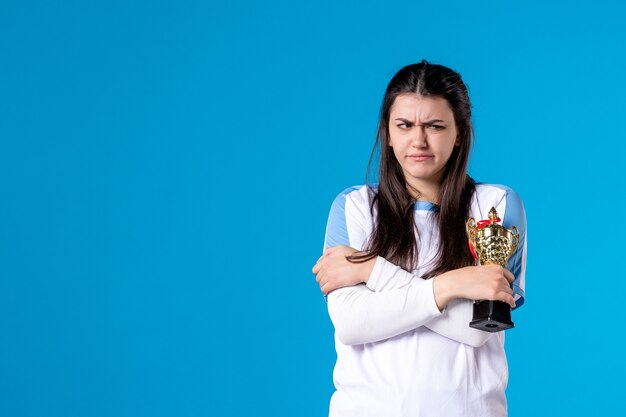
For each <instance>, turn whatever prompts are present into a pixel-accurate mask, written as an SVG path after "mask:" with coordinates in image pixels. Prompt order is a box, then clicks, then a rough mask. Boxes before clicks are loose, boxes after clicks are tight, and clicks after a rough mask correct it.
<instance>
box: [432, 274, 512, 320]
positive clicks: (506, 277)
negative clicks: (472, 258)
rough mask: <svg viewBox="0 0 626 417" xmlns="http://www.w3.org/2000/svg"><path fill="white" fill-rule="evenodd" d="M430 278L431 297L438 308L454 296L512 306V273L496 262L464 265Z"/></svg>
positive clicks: (442, 307) (441, 308)
mask: <svg viewBox="0 0 626 417" xmlns="http://www.w3.org/2000/svg"><path fill="white" fill-rule="evenodd" d="M433 279H434V280H435V281H433V288H434V292H435V301H436V302H437V306H438V307H439V309H440V310H442V311H443V309H444V307H445V306H446V305H448V303H449V302H450V301H451V300H453V299H455V298H467V299H470V300H498V301H504V302H505V303H508V304H509V305H510V306H511V308H513V307H515V299H514V298H513V290H512V289H511V283H512V282H513V280H514V279H515V276H514V275H513V274H512V273H511V271H509V270H508V269H506V268H503V267H502V266H500V265H484V266H483V265H480V266H467V267H465V268H459V269H455V270H453V271H448V272H446V273H443V274H441V275H439V276H436V277H435V278H433Z"/></svg>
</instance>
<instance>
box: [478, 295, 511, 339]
mask: <svg viewBox="0 0 626 417" xmlns="http://www.w3.org/2000/svg"><path fill="white" fill-rule="evenodd" d="M470 327H473V328H475V329H479V330H484V331H486V332H491V333H495V332H501V331H502V330H507V329H511V328H513V327H515V325H514V324H513V322H512V321H511V306H510V305H508V304H507V303H505V302H504V301H491V300H483V301H475V302H474V317H473V319H472V321H471V322H470Z"/></svg>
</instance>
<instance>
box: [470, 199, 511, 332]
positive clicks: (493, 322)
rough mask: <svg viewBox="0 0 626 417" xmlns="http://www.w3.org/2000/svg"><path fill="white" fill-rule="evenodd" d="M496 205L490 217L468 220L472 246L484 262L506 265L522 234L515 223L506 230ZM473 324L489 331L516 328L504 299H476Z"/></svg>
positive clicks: (482, 262) (473, 250) (472, 325)
mask: <svg viewBox="0 0 626 417" xmlns="http://www.w3.org/2000/svg"><path fill="white" fill-rule="evenodd" d="M498 221H500V218H499V217H498V212H497V211H496V209H495V207H492V208H491V210H489V220H481V221H480V222H478V224H476V221H475V220H474V218H473V217H470V218H469V219H468V220H467V223H466V229H467V235H468V238H469V242H470V249H471V251H472V254H473V255H474V257H475V258H478V261H479V262H480V264H481V265H489V264H497V265H500V266H502V267H503V268H504V267H506V264H507V262H508V260H509V258H510V257H511V255H512V254H513V252H514V251H515V249H516V248H517V245H518V244H519V240H520V235H519V232H518V230H517V227H516V226H513V227H512V228H510V229H507V228H506V227H504V226H501V225H499V224H498V223H497V222H498ZM470 327H473V328H475V329H480V330H484V331H487V332H499V331H502V330H506V329H510V328H512V327H515V325H514V324H513V322H512V321H511V306H510V305H509V304H508V303H505V302H504V301H498V300H477V301H474V316H473V319H472V321H471V322H470Z"/></svg>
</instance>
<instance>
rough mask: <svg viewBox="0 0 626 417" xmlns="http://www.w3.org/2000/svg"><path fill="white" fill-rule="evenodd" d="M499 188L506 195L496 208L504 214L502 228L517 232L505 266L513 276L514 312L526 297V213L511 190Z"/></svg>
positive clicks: (519, 199)
mask: <svg viewBox="0 0 626 417" xmlns="http://www.w3.org/2000/svg"><path fill="white" fill-rule="evenodd" d="M500 187H502V188H504V189H505V190H506V195H505V196H504V198H503V199H502V201H500V203H499V204H498V207H497V208H496V210H497V211H498V213H504V217H503V218H502V226H504V227H506V228H507V229H511V228H512V227H513V226H515V227H516V228H517V230H518V232H519V243H518V244H517V247H516V248H515V250H514V251H513V254H512V255H511V257H510V258H509V260H508V263H507V265H506V269H508V270H509V271H511V272H512V273H513V275H514V276H515V280H514V281H513V284H511V288H512V289H513V297H514V299H515V308H514V309H513V310H516V309H518V308H520V307H521V306H522V304H524V301H525V297H526V293H525V287H526V240H527V235H528V233H527V231H526V211H525V209H524V203H523V202H522V199H521V198H520V197H519V195H517V193H516V192H515V191H514V190H513V189H511V188H509V187H507V186H503V185H501V186H500Z"/></svg>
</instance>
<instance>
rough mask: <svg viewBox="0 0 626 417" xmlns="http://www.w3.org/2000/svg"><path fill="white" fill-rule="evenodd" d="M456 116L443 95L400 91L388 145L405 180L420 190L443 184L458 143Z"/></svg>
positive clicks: (392, 115) (391, 121)
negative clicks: (429, 185) (428, 186)
mask: <svg viewBox="0 0 626 417" xmlns="http://www.w3.org/2000/svg"><path fill="white" fill-rule="evenodd" d="M457 136H458V132H457V129H456V124H455V122H454V115H453V114H452V110H451V109H450V106H449V104H448V101H447V100H446V99H445V98H443V97H423V96H420V95H417V94H414V93H412V94H400V95H399V96H398V97H396V99H395V101H394V103H393V105H392V106H391V112H390V117H389V145H390V146H391V147H393V153H394V154H395V156H396V159H397V160H398V162H399V163H400V166H401V167H402V171H403V172H404V176H405V178H406V181H407V182H408V183H409V184H411V185H412V186H414V187H415V188H417V189H418V190H420V189H421V188H422V187H424V185H426V184H433V183H434V184H437V185H439V184H441V180H442V177H443V172H444V168H445V166H446V163H447V162H448V159H450V155H451V154H452V151H453V149H454V146H455V145H457V144H459V140H458V137H457Z"/></svg>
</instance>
